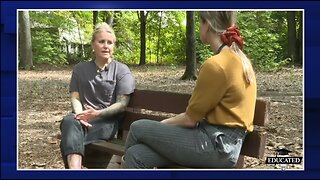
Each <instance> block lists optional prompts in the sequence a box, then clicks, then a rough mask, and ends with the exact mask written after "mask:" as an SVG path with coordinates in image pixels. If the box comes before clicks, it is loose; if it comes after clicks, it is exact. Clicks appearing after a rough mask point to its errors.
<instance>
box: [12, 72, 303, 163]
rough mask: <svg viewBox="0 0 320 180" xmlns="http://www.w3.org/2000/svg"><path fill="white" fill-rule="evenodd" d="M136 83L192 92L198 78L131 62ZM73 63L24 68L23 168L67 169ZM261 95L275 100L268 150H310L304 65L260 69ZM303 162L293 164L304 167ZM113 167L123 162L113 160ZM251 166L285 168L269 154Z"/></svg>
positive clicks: (20, 126) (21, 93) (20, 94)
mask: <svg viewBox="0 0 320 180" xmlns="http://www.w3.org/2000/svg"><path fill="white" fill-rule="evenodd" d="M130 69H131V71H132V72H133V74H134V76H135V78H136V87H137V88H139V89H152V90H161V91H173V92H181V93H191V92H192V90H193V87H194V85H195V81H182V80H179V78H180V77H181V76H182V75H183V73H184V67H182V66H179V67H176V66H145V67H138V66H132V67H130ZM71 72H72V67H71V66H69V67H63V68H61V67H60V68H57V67H55V68H54V67H51V66H40V67H38V68H36V69H35V70H33V71H25V70H19V72H18V138H19V139H18V169H63V168H64V166H63V162H62V159H61V155H60V149H59V143H60V141H59V134H60V130H59V124H60V121H61V119H62V117H63V116H64V115H66V114H67V113H68V112H69V111H70V103H69V92H68V86H69V80H70V77H71ZM257 83H258V97H261V98H266V99H268V100H269V101H270V112H269V113H270V114H269V121H268V122H267V131H268V137H267V146H266V151H265V157H266V156H275V150H276V149H279V148H286V149H288V150H291V151H292V152H291V153H290V156H304V148H303V147H304V144H303V142H304V139H303V137H304V125H303V120H304V118H303V70H302V69H301V68H285V69H283V70H281V71H278V72H272V73H266V72H257ZM303 164H304V163H303V162H302V163H301V164H299V165H289V166H288V167H287V168H290V169H304V166H303ZM109 168H117V167H116V166H114V165H112V164H111V163H110V166H109ZM245 168H248V169H279V167H278V166H275V165H267V164H265V158H263V159H260V160H259V159H255V158H249V157H246V158H245Z"/></svg>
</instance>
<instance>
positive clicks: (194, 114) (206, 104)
mask: <svg viewBox="0 0 320 180" xmlns="http://www.w3.org/2000/svg"><path fill="white" fill-rule="evenodd" d="M199 15H200V38H201V41H202V42H203V43H205V44H209V45H210V46H211V48H212V50H213V51H214V53H215V55H214V56H212V57H210V58H208V59H207V60H206V61H205V62H204V63H203V65H202V66H201V69H200V72H199V77H198V80H197V82H196V85H195V88H194V90H193V93H192V96H191V98H190V100H189V104H188V107H187V108H186V111H185V112H184V113H181V114H179V115H177V116H175V117H172V118H168V119H165V120H163V121H161V122H157V121H152V120H138V121H135V122H133V123H132V124H131V126H130V131H129V134H128V138H127V141H126V144H125V155H124V167H125V168H154V167H166V166H169V165H172V164H179V165H182V166H187V167H195V168H231V167H234V166H235V164H236V163H237V160H238V157H239V154H240V150H241V146H242V143H243V141H244V139H245V136H246V132H251V131H253V117H254V110H255V102H256V92H257V87H256V78H255V74H254V71H253V68H252V65H251V63H250V60H249V59H248V58H247V57H246V55H245V54H244V53H243V52H242V48H243V39H242V38H241V36H240V32H239V30H238V28H237V27H236V26H235V13H234V12H232V11H206V12H200V13H199ZM155 103H156V102H155ZM168 103H170V102H168Z"/></svg>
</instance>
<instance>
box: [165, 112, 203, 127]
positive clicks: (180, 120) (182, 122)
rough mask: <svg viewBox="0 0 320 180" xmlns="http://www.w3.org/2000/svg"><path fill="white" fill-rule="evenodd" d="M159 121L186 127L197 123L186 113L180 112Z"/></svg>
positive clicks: (194, 125)
mask: <svg viewBox="0 0 320 180" xmlns="http://www.w3.org/2000/svg"><path fill="white" fill-rule="evenodd" d="M161 123H165V124H171V125H177V126H181V127H187V128H194V127H196V126H197V124H198V122H197V121H194V120H192V119H191V118H190V117H189V116H188V115H187V114H186V113H181V114H178V115H176V116H174V117H171V118H168V119H164V120H162V121H161Z"/></svg>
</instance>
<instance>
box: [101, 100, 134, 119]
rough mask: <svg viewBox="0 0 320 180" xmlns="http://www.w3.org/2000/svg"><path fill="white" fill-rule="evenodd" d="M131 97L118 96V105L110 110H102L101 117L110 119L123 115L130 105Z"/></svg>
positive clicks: (113, 105)
mask: <svg viewBox="0 0 320 180" xmlns="http://www.w3.org/2000/svg"><path fill="white" fill-rule="evenodd" d="M129 100H130V96H129V95H119V96H117V99H116V103H114V104H112V105H111V106H109V107H108V108H106V109H104V110H102V112H101V117H110V116H113V115H115V114H118V113H121V112H123V111H124V110H125V108H126V107H127V105H128V104H129Z"/></svg>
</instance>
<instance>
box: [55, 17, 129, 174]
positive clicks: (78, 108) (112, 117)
mask: <svg viewBox="0 0 320 180" xmlns="http://www.w3.org/2000/svg"><path fill="white" fill-rule="evenodd" d="M115 42H116V36H115V34H114V31H113V29H112V28H111V26H109V25H108V24H107V23H101V24H99V25H98V26H97V27H96V29H95V31H94V32H93V35H92V40H91V45H92V48H93V50H94V55H95V59H94V60H91V61H88V62H80V63H78V64H77V65H76V66H75V67H74V69H73V72H72V77H71V81H70V89H69V90H70V96H71V106H72V113H70V114H69V115H67V116H65V117H64V118H63V120H62V122H61V125H60V129H61V143H60V149H61V154H62V158H63V161H64V165H65V167H66V168H70V169H80V168H81V165H82V157H83V156H84V149H85V145H87V144H90V143H92V142H95V141H98V140H109V139H111V138H113V137H114V135H115V133H116V132H117V130H118V123H119V120H120V118H121V116H120V115H121V113H122V112H123V111H124V110H125V107H126V106H127V105H128V103H129V99H130V94H131V93H132V92H133V91H134V88H135V80H134V78H133V76H132V74H131V72H130V70H129V68H128V66H126V65H125V64H122V63H120V62H118V61H115V60H114V59H113V56H112V55H113V50H114V46H115Z"/></svg>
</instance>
